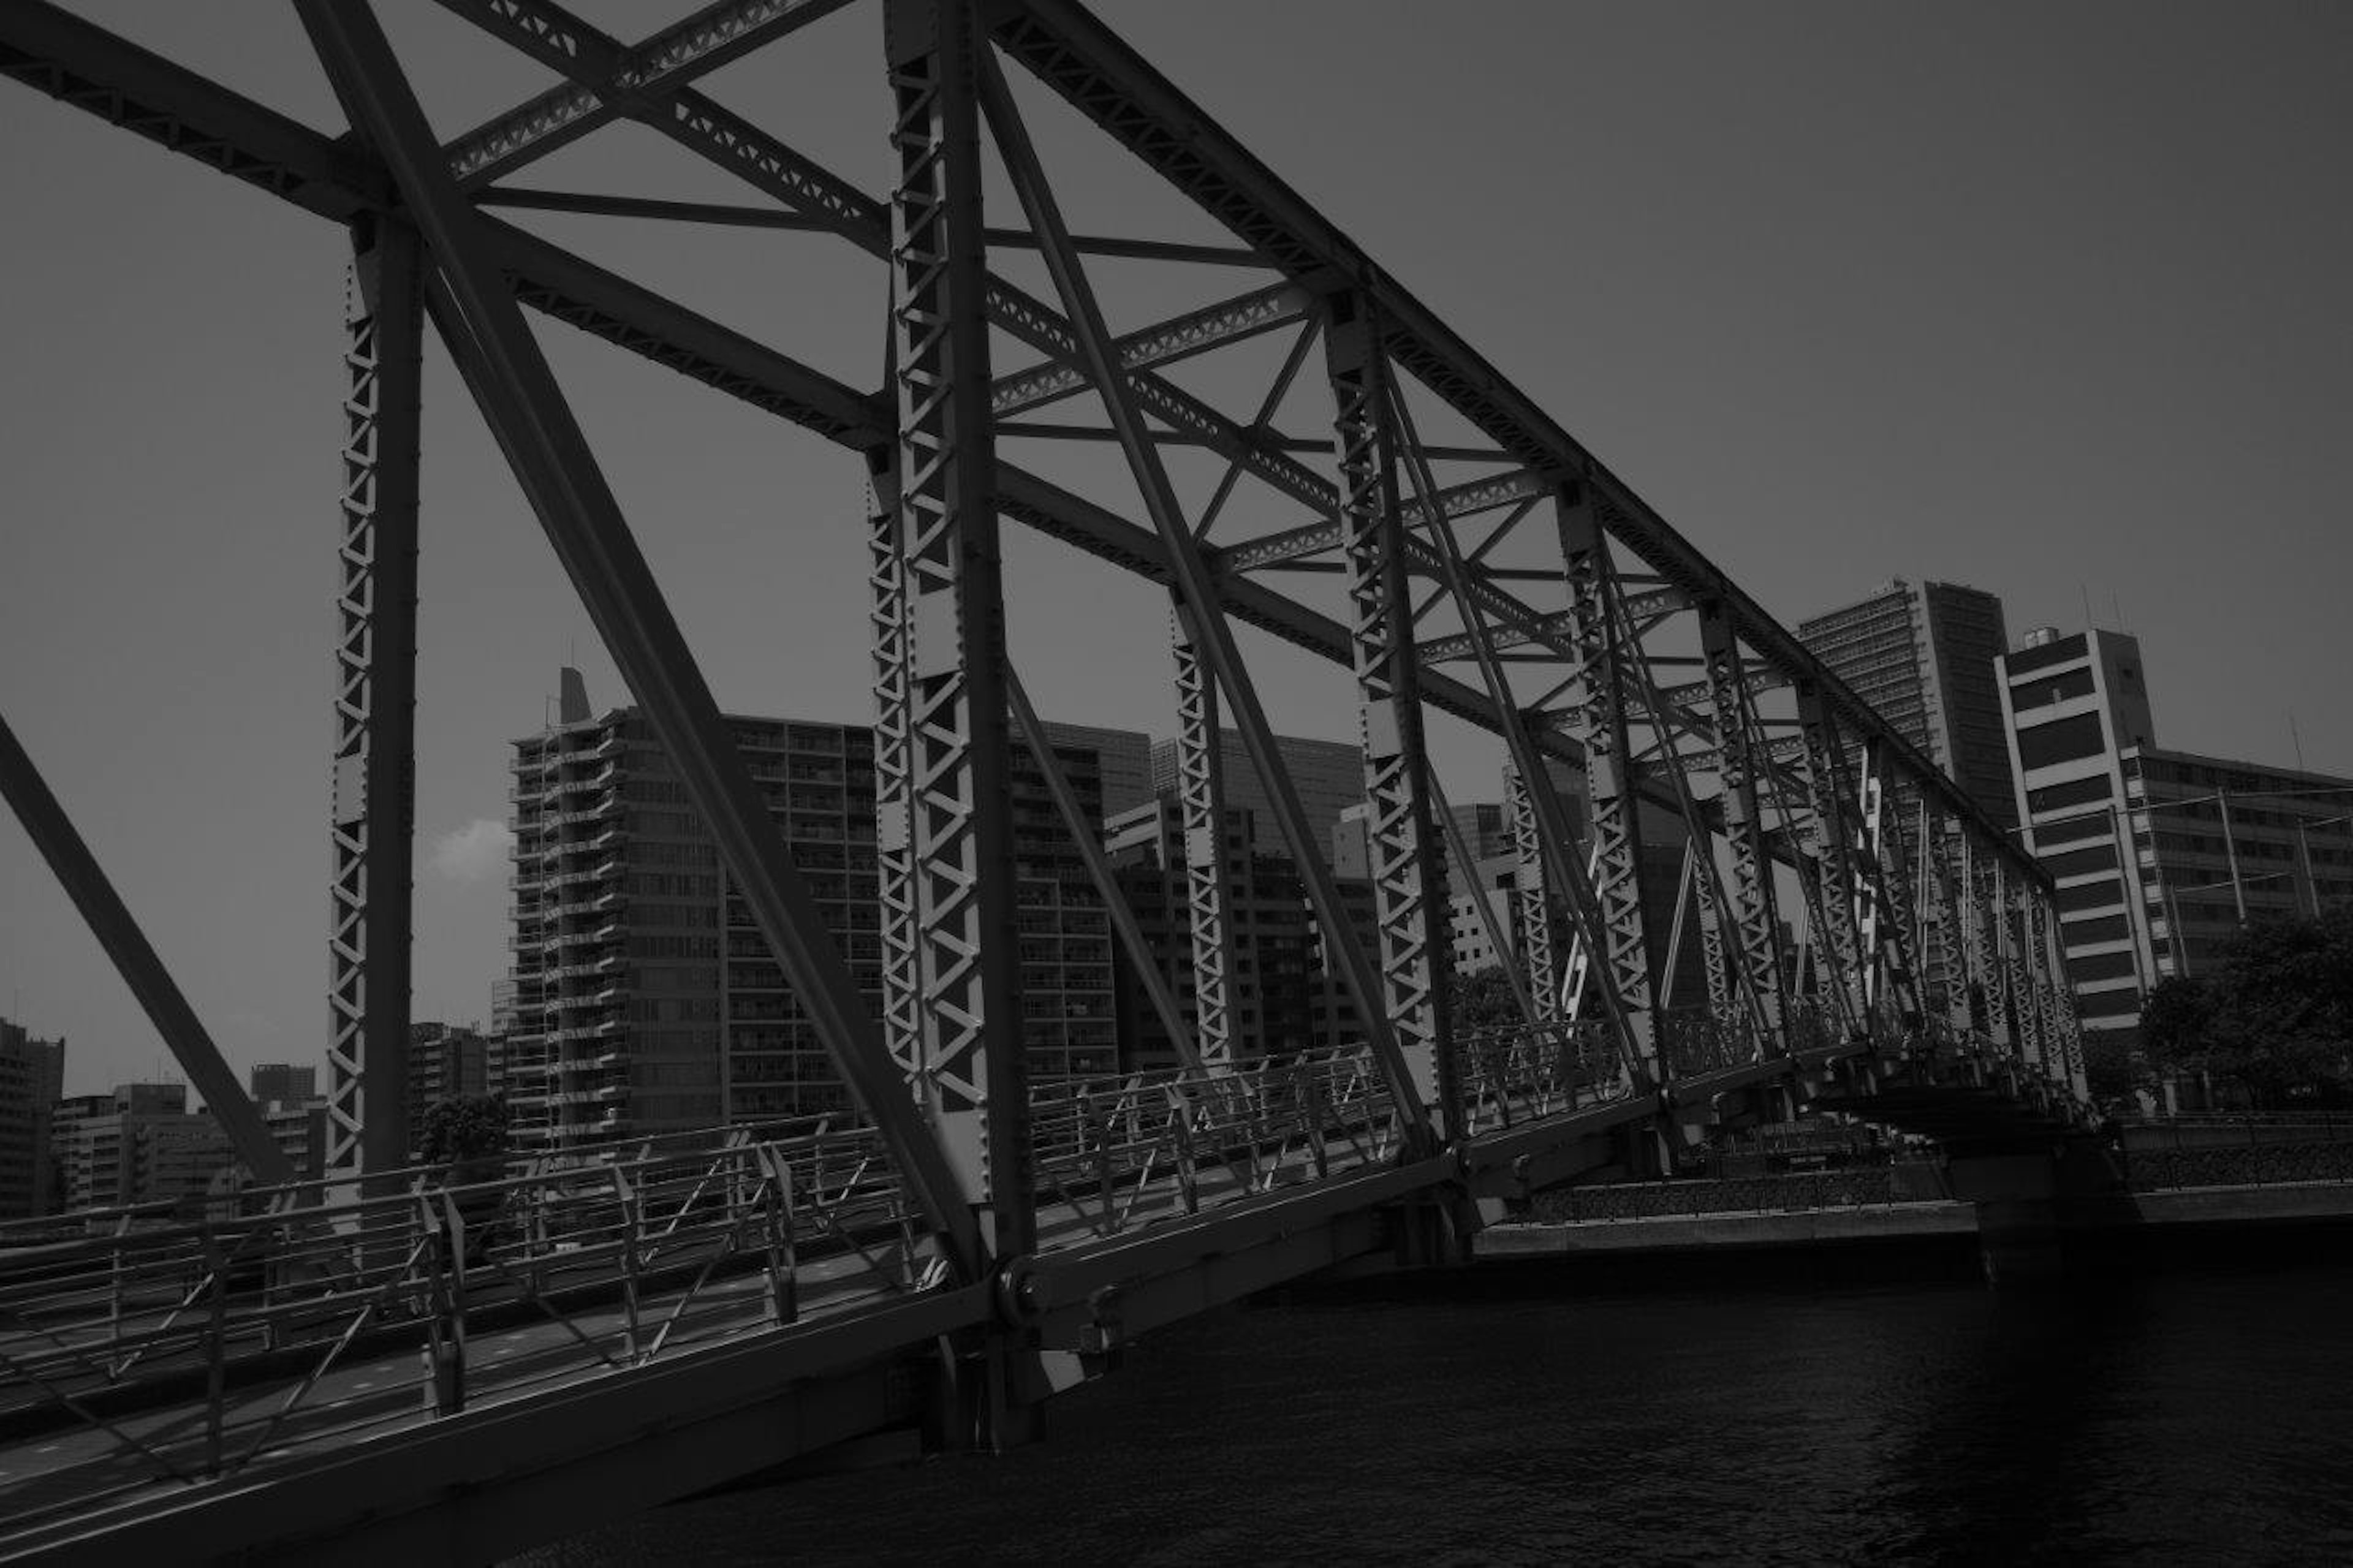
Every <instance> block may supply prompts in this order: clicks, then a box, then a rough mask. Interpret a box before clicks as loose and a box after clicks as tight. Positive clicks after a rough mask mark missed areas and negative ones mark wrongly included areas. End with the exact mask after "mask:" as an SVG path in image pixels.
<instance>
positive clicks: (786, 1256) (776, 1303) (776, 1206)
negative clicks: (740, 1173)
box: [760, 1146, 801, 1323]
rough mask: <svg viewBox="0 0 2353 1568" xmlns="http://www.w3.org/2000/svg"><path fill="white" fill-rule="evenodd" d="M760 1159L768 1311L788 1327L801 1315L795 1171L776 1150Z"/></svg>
mask: <svg viewBox="0 0 2353 1568" xmlns="http://www.w3.org/2000/svg"><path fill="white" fill-rule="evenodd" d="M760 1159H761V1163H763V1164H764V1165H765V1166H766V1167H767V1171H768V1180H767V1183H766V1184H765V1185H766V1187H767V1193H766V1195H765V1198H764V1199H763V1201H762V1204H761V1208H762V1210H763V1217H764V1218H765V1222H766V1225H767V1230H768V1305H769V1310H770V1315H771V1316H772V1317H774V1318H775V1319H776V1321H777V1322H779V1323H789V1322H793V1321H797V1319H798V1318H799V1317H800V1315H801V1300H800V1244H799V1240H798V1238H797V1236H796V1234H795V1225H794V1215H793V1168H792V1165H791V1163H789V1162H787V1161H786V1159H785V1156H784V1153H783V1152H782V1151H780V1150H778V1149H776V1148H775V1147H773V1146H771V1147H767V1148H764V1149H762V1150H761V1151H760Z"/></svg>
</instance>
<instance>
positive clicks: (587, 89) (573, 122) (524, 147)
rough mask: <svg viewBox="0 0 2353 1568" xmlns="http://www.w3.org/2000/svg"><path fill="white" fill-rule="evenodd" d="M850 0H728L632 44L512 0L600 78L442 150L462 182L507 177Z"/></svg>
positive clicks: (530, 22)
mask: <svg viewBox="0 0 2353 1568" xmlns="http://www.w3.org/2000/svg"><path fill="white" fill-rule="evenodd" d="M848 4H849V0H719V3H718V4H716V5H705V6H703V7H702V9H701V10H699V11H696V12H695V13H694V14H693V15H692V16H688V17H687V18H686V19H685V20H684V21H681V22H678V23H675V24H673V25H671V26H668V27H664V28H663V29H662V30H661V31H660V32H659V33H656V34H654V35H653V36H652V37H649V38H647V39H645V40H644V41H643V42H641V43H639V44H638V45H637V46H636V47H634V48H624V47H622V46H621V42H620V40H619V39H617V38H615V37H611V36H610V35H609V34H606V33H601V32H598V31H596V29H595V28H592V27H588V26H585V25H583V24H579V23H576V22H575V21H574V20H573V19H572V18H570V17H567V16H561V15H560V14H558V13H556V12H555V10H554V7H546V8H541V7H538V6H535V5H532V4H531V0H504V4H503V5H502V7H501V9H503V10H504V11H505V13H506V14H507V16H509V17H510V18H511V24H512V26H514V27H516V28H518V29H522V30H526V31H528V32H530V33H531V34H533V36H535V37H538V38H540V39H542V40H543V42H544V44H545V45H546V46H547V47H554V48H559V49H562V50H564V51H565V52H566V53H567V54H569V55H570V56H572V58H577V59H579V60H581V61H582V62H583V63H584V64H585V65H586V66H588V67H589V68H591V69H592V70H593V71H594V72H595V74H596V79H597V85H596V86H593V87H592V86H589V85H586V84H585V83H582V82H578V81H567V82H565V83H563V84H562V85H561V86H557V87H552V88H549V89H547V90H546V91H545V92H543V93H540V94H538V95H537V96H535V97H533V98H531V99H528V100H524V101H523V102H522V103H519V104H517V105H515V107H514V108H512V109H510V110H507V111H506V112H505V113H503V114H496V115H492V116H491V118H490V119H489V120H486V121H483V122H482V123H481V124H480V125H478V126H476V127H475V128H474V129H473V130H471V131H470V132H467V133H466V134H465V135H463V136H460V137H459V138H458V139H457V140H456V141H455V142H450V143H449V144H448V146H447V147H445V148H443V149H442V151H443V153H445V155H447V156H448V160H449V172H450V173H451V174H454V175H456V176H457V178H458V183H459V184H460V185H463V186H467V187H473V186H478V185H483V184H489V183H490V182H491V181H492V180H496V179H502V178H504V177H505V176H507V175H509V174H514V173H515V172H517V171H518V170H520V169H522V168H523V167H524V166H525V165H526V164H530V163H536V162H538V161H539V160H540V159H542V158H544V157H546V156H547V155H548V154H549V153H553V152H554V151H555V150H556V149H557V148H559V147H562V146H564V145H565V143H566V142H576V141H578V140H579V139H580V138H581V137H583V136H586V134H587V133H588V132H591V131H594V130H596V128H597V127H598V126H600V125H604V124H607V123H608V122H609V121H612V120H614V119H616V118H617V117H618V116H619V115H620V113H621V112H622V107H621V106H623V105H625V104H630V103H635V102H641V101H643V100H644V99H645V97H646V95H647V94H649V93H654V92H661V91H673V92H674V91H676V90H677V89H680V88H682V87H684V86H685V85H686V84H687V83H688V82H691V81H692V80H693V79H695V78H697V77H701V76H706V75H708V74H710V73H711V72H712V71H714V70H717V69H718V68H720V67H721V66H723V65H725V64H726V63H727V62H728V61H730V60H733V59H739V58H742V57H743V56H744V55H746V54H749V53H750V52H751V51H752V50H754V49H755V48H758V47H760V46H761V45H763V44H768V43H773V42H775V41H776V39H778V38H781V37H784V36H785V35H786V34H787V33H790V32H793V31H794V30H796V29H797V28H800V27H804V26H807V25H808V24H809V23H811V22H814V21H816V20H817V19H818V17H820V16H828V15H830V14H831V13H833V12H835V11H839V10H840V9H841V8H842V7H843V6H844V5H848Z"/></svg>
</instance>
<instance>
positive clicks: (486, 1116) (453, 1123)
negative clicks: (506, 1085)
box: [417, 1094, 507, 1165]
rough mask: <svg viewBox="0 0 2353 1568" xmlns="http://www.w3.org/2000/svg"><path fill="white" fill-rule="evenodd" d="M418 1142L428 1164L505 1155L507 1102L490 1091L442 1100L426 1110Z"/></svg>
mask: <svg viewBox="0 0 2353 1568" xmlns="http://www.w3.org/2000/svg"><path fill="white" fill-rule="evenodd" d="M417 1146H418V1148H419V1150H420V1151H421V1152H423V1154H424V1156H425V1160H426V1163H427V1164H434V1165H457V1164H468V1163H476V1162H482V1161H496V1160H500V1159H503V1158H504V1157H505V1155H506V1152H507V1102H506V1101H505V1100H501V1099H498V1098H497V1097H495V1096H492V1095H487V1094H462V1095H458V1096H455V1097H453V1098H451V1099H448V1100H438V1101H436V1102H435V1103H434V1105H433V1106H432V1108H431V1109H430V1110H427V1111H426V1113H425V1126H424V1129H423V1130H422V1131H421V1132H420V1133H419V1134H418V1138H417Z"/></svg>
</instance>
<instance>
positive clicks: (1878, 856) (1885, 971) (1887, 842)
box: [1857, 739, 1922, 1028]
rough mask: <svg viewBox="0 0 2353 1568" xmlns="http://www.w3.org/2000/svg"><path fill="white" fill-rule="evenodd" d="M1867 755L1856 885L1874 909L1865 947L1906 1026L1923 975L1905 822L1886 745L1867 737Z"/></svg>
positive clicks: (1914, 1018) (1915, 1016)
mask: <svg viewBox="0 0 2353 1568" xmlns="http://www.w3.org/2000/svg"><path fill="white" fill-rule="evenodd" d="M1862 757H1863V763H1862V766H1863V778H1862V788H1863V796H1864V802H1863V814H1862V815H1863V829H1864V832H1863V839H1862V844H1861V845H1860V846H1859V847H1860V850H1861V853H1860V854H1859V855H1858V857H1857V859H1858V861H1859V862H1860V864H1861V867H1862V886H1861V887H1860V888H1859V889H1858V895H1859V897H1860V898H1861V900H1862V904H1863V907H1864V908H1865V909H1867V910H1869V911H1870V913H1871V920H1872V924H1873V928H1874V936H1875V939H1876V940H1875V941H1874V942H1872V943H1870V944H1868V946H1867V951H1870V952H1872V954H1873V959H1874V960H1875V963H1874V966H1873V967H1874V971H1875V972H1876V973H1878V974H1879V975H1880V976H1881V978H1882V979H1883V982H1884V984H1885V987H1886V998H1887V999H1888V1000H1889V1001H1892V1002H1893V1003H1894V1005H1895V1007H1896V1008H1897V1010H1898V1012H1899V1014H1900V1016H1901V1017H1902V1018H1903V1021H1904V1024H1905V1027H1906V1028H1917V1027H1918V1026H1919V1024H1920V1019H1921V1016H1922V1015H1921V1006H1920V984H1919V980H1920V973H1919V968H1918V964H1917V961H1916V959H1915V948H1914V946H1913V942H1912V930H1913V928H1912V900H1911V890H1910V884H1909V882H1908V881H1907V879H1906V868H1905V858H1904V832H1903V824H1902V823H1901V822H1900V821H1899V820H1898V819H1897V816H1896V811H1897V808H1896V805H1895V804H1894V792H1893V791H1892V790H1891V789H1890V787H1889V783H1888V777H1887V767H1886V754H1885V748H1884V747H1883V745H1882V744H1881V743H1880V742H1878V741H1877V740H1875V739H1873V740H1866V741H1865V742H1863V748H1862Z"/></svg>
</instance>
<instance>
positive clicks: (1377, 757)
mask: <svg viewBox="0 0 2353 1568" xmlns="http://www.w3.org/2000/svg"><path fill="white" fill-rule="evenodd" d="M1324 367H1325V371H1326V373H1327V374H1328V375H1329V377H1330V380H1331V384H1332V400H1333V404H1334V406H1335V417H1334V429H1335V433H1336V436H1337V447H1338V450H1339V458H1340V464H1339V467H1340V518H1341V527H1342V531H1343V533H1344V535H1345V542H1346V543H1345V550H1346V557H1347V566H1348V607H1349V626H1348V630H1349V646H1350V648H1351V650H1352V652H1353V655H1354V663H1355V666H1356V702H1357V714H1358V731H1357V732H1358V734H1359V736H1360V738H1361V740H1362V743H1363V749H1364V759H1365V800H1366V805H1368V807H1369V808H1370V819H1369V821H1368V822H1367V823H1366V836H1365V837H1366V847H1367V849H1368V851H1369V859H1370V863H1371V864H1370V869H1371V871H1372V879H1373V898H1374V904H1375V910H1376V913H1377V919H1378V924H1379V934H1380V963H1381V980H1382V984H1383V990H1384V993H1385V999H1386V1005H1387V1006H1388V1017H1389V1023H1390V1026H1391V1027H1392V1028H1394V1029H1395V1030H1396V1031H1397V1037H1398V1049H1400V1050H1402V1051H1403V1052H1404V1053H1405V1055H1406V1059H1407V1061H1408V1062H1409V1064H1411V1066H1412V1068H1413V1072H1414V1078H1415V1081H1416V1082H1417V1083H1418V1084H1419V1086H1420V1088H1421V1090H1422V1092H1423V1094H1425V1095H1428V1096H1433V1097H1435V1099H1436V1100H1437V1103H1438V1106H1439V1109H1440V1122H1441V1126H1442V1129H1443V1131H1444V1132H1445V1135H1446V1138H1447V1140H1448V1141H1449V1142H1452V1141H1453V1140H1455V1139H1456V1138H1458V1137H1460V1136H1461V1132H1462V1130H1463V1129H1462V1104H1461V1085H1460V1084H1459V1082H1457V1075H1456V1069H1455V1062H1454V1052H1453V1041H1452V1038H1451V1028H1450V1025H1451V1019H1450V1018H1449V1017H1448V1016H1447V1005H1446V983H1447V973H1448V968H1449V960H1450V958H1451V953H1450V952H1449V951H1448V947H1447V920H1446V907H1445V898H1446V879H1445V876H1444V875H1443V873H1442V872H1441V871H1440V860H1439V856H1438V853H1437V849H1438V843H1437V833H1436V831H1435V825H1434V823H1433V820H1432V817H1433V814H1432V812H1431V810H1430V759H1429V756H1428V753H1427V752H1426V750H1425V748H1424V744H1423V734H1422V722H1421V692H1420V687H1419V665H1420V660H1419V657H1418V655H1417V652H1416V649H1415V647H1414V636H1413V606H1412V600H1411V596H1410V595H1409V591H1408V585H1407V581H1406V563H1405V522H1404V519H1403V518H1402V516H1401V515H1400V514H1399V510H1398V492H1397V454H1396V441H1397V435H1396V432H1395V430H1394V429H1393V428H1392V427H1391V425H1390V421H1389V416H1388V402H1389V396H1390V386H1389V371H1388V361H1387V360H1386V359H1385V358H1384V357H1383V355H1382V353H1381V350H1380V335H1379V333H1378V331H1377V330H1376V326H1375V323H1374V321H1373V320H1372V318H1371V316H1370V314H1369V306H1368V305H1367V304H1366V300H1364V298H1363V297H1362V296H1361V295H1358V294H1356V293H1353V292H1347V291H1344V292H1340V293H1335V294H1334V295H1331V296H1330V297H1329V298H1327V299H1326V300H1325V301H1324ZM1441 526H1442V525H1441Z"/></svg>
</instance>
